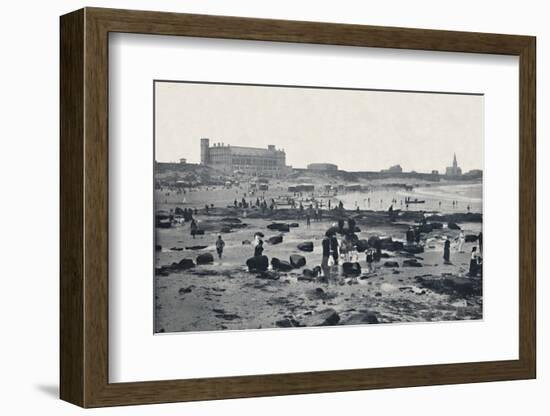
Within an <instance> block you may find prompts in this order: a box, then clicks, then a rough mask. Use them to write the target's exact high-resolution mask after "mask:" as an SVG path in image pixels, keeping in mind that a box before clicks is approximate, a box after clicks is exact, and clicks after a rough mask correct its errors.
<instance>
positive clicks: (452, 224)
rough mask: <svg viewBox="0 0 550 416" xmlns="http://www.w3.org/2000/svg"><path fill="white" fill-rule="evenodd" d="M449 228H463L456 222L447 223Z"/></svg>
mask: <svg viewBox="0 0 550 416" xmlns="http://www.w3.org/2000/svg"><path fill="white" fill-rule="evenodd" d="M447 228H449V230H460V229H461V228H460V227H459V226H458V224H457V223H456V222H449V223H448V224H447Z"/></svg>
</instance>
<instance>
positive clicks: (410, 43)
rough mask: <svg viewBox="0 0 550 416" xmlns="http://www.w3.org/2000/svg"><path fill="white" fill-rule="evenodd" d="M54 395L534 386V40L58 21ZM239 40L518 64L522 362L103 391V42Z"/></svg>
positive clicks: (116, 19) (148, 399) (125, 19)
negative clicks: (504, 58) (459, 55)
mask: <svg viewBox="0 0 550 416" xmlns="http://www.w3.org/2000/svg"><path fill="white" fill-rule="evenodd" d="M60 30H61V44H60V47H61V50H60V53H61V58H60V66H61V91H60V102H61V104H60V106H61V108H60V110H61V120H60V126H61V127H60V130H61V139H60V140H61V155H60V156H61V157H60V159H61V172H60V174H61V178H60V186H61V200H60V204H61V215H60V222H61V243H60V244H61V246H60V252H61V255H60V262H61V267H60V279H61V283H60V297H61V301H60V312H61V313H60V361H61V363H60V376H61V386H60V396H61V398H62V399H63V400H66V401H68V402H71V403H74V404H76V405H79V406H82V407H101V406H114V405H131V404H146V403H163V402H179V401H192V400H213V399H226V398H239V397H259V396H270V395H288V394H304V393H321V392H338V391H351V390H363V389H380V388H396V387H410V386H425V385H440V384H454V383H474V382H487V381H499V380H518V379H530V378H535V376H536V332H535V331H536V325H535V323H536V321H535V319H536V317H535V313H536V304H535V300H536V296H535V294H536V289H535V283H536V274H535V266H536V258H535V253H536V177H535V175H536V164H535V162H536V149H535V127H536V122H535V121H536V120H535V106H536V97H535V51H536V46H535V45H536V43H535V38H534V37H530V36H516V35H500V34H486V33H467V32H452V31H439V30H422V29H404V28H393V27H377V26H361V25H347V24H332V23H313V22H297V21H284V20H264V19H254V18H240V17H225V16H207V15H190V14H177V13H163V12H148V11H130V10H114V9H100V8H85V9H81V10H78V11H75V12H72V13H69V14H67V15H64V16H62V17H61V20H60ZM110 32H126V33H140V34H151V35H173V36H191V37H206V38H225V39H246V40H258V41H277V42H297V43H311V44H330V45H347V46H358V47H361V46H368V47H379V48H396V49H415V50H430V51H447V52H468V53H481V54H503V55H514V56H518V57H519V66H520V79H519V101H520V106H519V109H518V110H519V120H520V131H519V135H520V141H519V147H518V151H519V155H520V159H519V160H520V182H519V183H520V189H519V195H520V207H519V218H520V224H519V230H520V253H519V259H520V260H519V263H520V267H519V311H520V315H519V341H520V342H519V359H518V360H509V361H492V362H472V363H460V364H444V365H419V366H406V367H390V368H366V369H354V370H340V371H323V372H307V373H289V374H266V375H253V376H238V377H220V378H205V379H182V380H170V381H147V382H135V383H109V379H108V360H109V354H108V299H109V297H108V287H109V285H108V279H109V276H108V223H109V217H108V171H109V167H108V140H109V139H108V66H109V62H108V35H109V33H110Z"/></svg>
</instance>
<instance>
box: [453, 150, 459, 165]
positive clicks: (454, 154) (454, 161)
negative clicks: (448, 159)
mask: <svg viewBox="0 0 550 416" xmlns="http://www.w3.org/2000/svg"><path fill="white" fill-rule="evenodd" d="M457 166H458V163H457V162H456V153H453V167H454V168H456V167H457Z"/></svg>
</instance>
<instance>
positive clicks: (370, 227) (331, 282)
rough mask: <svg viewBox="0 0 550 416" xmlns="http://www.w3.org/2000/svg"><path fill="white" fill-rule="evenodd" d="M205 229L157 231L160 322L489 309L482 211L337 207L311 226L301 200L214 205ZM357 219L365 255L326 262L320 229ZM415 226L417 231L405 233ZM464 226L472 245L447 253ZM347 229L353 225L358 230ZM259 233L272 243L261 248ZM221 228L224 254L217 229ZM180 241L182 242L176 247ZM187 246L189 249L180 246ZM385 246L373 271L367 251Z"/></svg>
mask: <svg viewBox="0 0 550 416" xmlns="http://www.w3.org/2000/svg"><path fill="white" fill-rule="evenodd" d="M197 218H198V226H199V228H200V230H203V232H204V234H202V235H197V236H196V238H191V236H190V235H189V230H188V227H189V226H188V224H186V223H183V224H181V225H177V226H175V227H173V228H171V229H166V230H164V229H163V230H161V231H160V232H158V234H157V235H158V236H160V238H157V247H156V249H157V251H156V253H157V267H156V273H155V274H156V275H157V277H156V308H157V314H156V323H155V326H156V330H157V331H160V332H173V331H203V330H216V329H258V328H266V327H301V326H318V325H319V326H322V325H351V324H373V323H393V322H419V321H434V320H455V319H480V318H481V316H482V315H481V311H482V308H481V305H482V300H481V299H482V297H481V295H482V293H481V287H482V284H481V278H480V277H468V262H469V255H468V251H469V249H470V247H471V245H473V244H476V240H477V233H478V232H479V229H480V228H479V225H478V226H476V224H480V222H481V219H482V218H481V214H475V213H463V214H460V213H455V214H450V215H441V214H437V213H429V214H425V213H423V212H419V211H397V212H396V213H395V215H394V216H390V215H388V212H386V211H370V210H369V211H367V210H359V211H358V210H353V211H351V210H347V211H346V210H332V211H324V212H323V218H322V220H321V221H314V222H311V225H310V226H309V227H308V226H307V225H306V221H305V219H304V217H303V216H301V215H299V212H297V211H296V210H292V209H278V210H276V211H274V212H270V211H267V212H261V210H249V212H247V213H246V215H243V210H242V209H235V208H230V207H227V208H211V209H209V210H208V213H206V211H205V210H199V211H198V213H197ZM349 219H352V221H353V222H354V225H355V226H354V230H352V234H353V236H354V239H353V240H354V242H353V245H354V248H355V250H356V252H357V258H356V259H355V260H353V261H346V262H342V263H340V264H339V265H337V266H336V265H333V266H331V278H330V279H328V280H327V279H325V278H324V276H323V275H322V272H321V268H320V263H321V262H320V250H321V247H320V246H321V239H322V237H323V235H324V233H325V231H327V230H329V229H331V228H333V229H334V228H336V229H337V228H338V221H339V220H344V221H345V222H346V226H347V224H348V223H347V221H348V220H349ZM409 227H412V228H413V229H414V231H415V233H416V235H417V236H418V237H417V241H415V242H413V243H411V242H407V241H406V239H405V233H406V231H407V230H408V229H409ZM461 229H464V231H465V232H466V235H467V236H470V239H469V241H468V239H467V243H466V246H465V251H466V252H465V253H458V252H453V253H452V257H451V261H450V262H448V263H447V264H445V263H444V261H443V258H442V251H443V242H444V240H445V239H446V238H451V239H454V238H455V237H456V236H457V235H458V233H459V232H460V230H461ZM349 231H350V230H347V231H346V232H349ZM256 233H260V234H261V235H262V236H263V239H264V241H265V251H264V253H263V254H262V255H261V256H254V255H253V253H252V252H253V249H252V244H251V242H252V240H253V237H254V235H255V234H256ZM218 235H222V238H223V239H224V241H225V244H226V248H225V251H224V255H223V257H222V259H221V260H220V259H218V258H217V255H216V252H215V247H214V243H215V238H216V237H217V236H218ZM174 249H175V250H174ZM180 249H181V250H180ZM368 249H378V252H379V254H380V256H379V258H377V261H376V262H375V268H376V269H375V271H374V272H369V271H368V268H367V265H366V260H365V254H364V253H365V251H366V250H368Z"/></svg>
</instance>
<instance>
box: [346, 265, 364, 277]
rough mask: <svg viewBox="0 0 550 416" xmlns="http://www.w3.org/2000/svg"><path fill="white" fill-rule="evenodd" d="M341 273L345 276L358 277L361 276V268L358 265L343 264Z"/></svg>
mask: <svg viewBox="0 0 550 416" xmlns="http://www.w3.org/2000/svg"><path fill="white" fill-rule="evenodd" d="M342 273H344V275H345V276H359V275H360V274H361V266H360V264H359V263H350V262H345V263H344V264H342Z"/></svg>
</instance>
